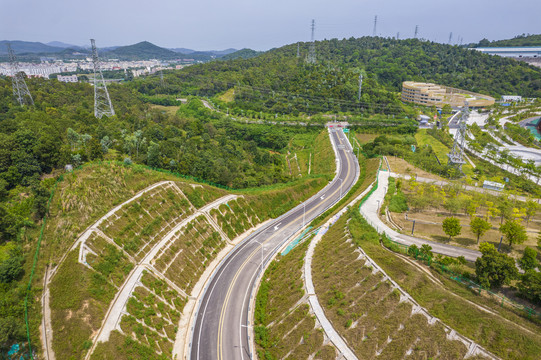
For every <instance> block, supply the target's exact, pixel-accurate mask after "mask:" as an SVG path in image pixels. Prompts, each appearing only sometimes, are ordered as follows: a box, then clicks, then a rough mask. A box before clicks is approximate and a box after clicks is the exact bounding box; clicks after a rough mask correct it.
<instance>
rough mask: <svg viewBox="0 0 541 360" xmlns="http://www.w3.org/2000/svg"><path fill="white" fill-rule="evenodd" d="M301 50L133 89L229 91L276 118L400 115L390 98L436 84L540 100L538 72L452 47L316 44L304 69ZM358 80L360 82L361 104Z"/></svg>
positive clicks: (187, 72) (208, 67) (368, 40)
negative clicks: (357, 112)
mask: <svg viewBox="0 0 541 360" xmlns="http://www.w3.org/2000/svg"><path fill="white" fill-rule="evenodd" d="M299 47H300V57H297V44H291V45H286V46H283V47H281V48H278V49H273V50H270V51H268V52H265V53H263V54H261V55H259V56H257V57H254V58H250V59H237V60H231V61H216V62H211V63H206V64H200V65H195V66H191V67H188V68H185V69H183V70H182V71H179V72H174V73H170V74H167V76H166V82H167V87H166V88H162V87H160V84H159V81H158V80H157V79H156V80H155V81H154V82H153V81H145V80H139V81H137V82H135V83H134V85H135V87H136V89H137V90H138V91H140V92H142V93H144V94H148V95H153V94H158V93H168V94H178V93H182V94H197V95H202V96H213V95H216V94H219V93H221V92H224V91H226V90H228V89H231V88H235V102H236V105H239V106H243V107H245V108H247V109H252V110H254V111H265V110H268V111H272V112H280V113H282V112H284V113H288V112H294V111H302V112H314V111H353V110H354V109H360V108H362V109H363V110H365V111H368V112H376V113H377V112H384V113H400V112H403V109H402V108H401V106H400V104H401V103H400V100H399V98H398V96H397V94H396V92H398V91H400V90H401V85H402V82H403V81H406V80H414V81H423V82H434V83H438V84H441V85H447V86H453V87H457V88H461V89H464V90H469V91H474V92H479V93H484V94H489V95H492V96H495V97H498V96H500V95H502V94H519V95H522V96H527V97H538V96H541V69H538V68H535V67H532V66H530V65H527V64H524V63H522V62H518V61H515V60H513V59H506V58H501V57H498V56H490V55H486V54H482V53H479V52H477V51H472V50H468V49H465V48H462V47H458V46H451V45H444V44H438V43H433V42H429V41H421V40H418V39H407V40H394V39H387V38H381V37H362V38H358V39H356V38H350V39H344V40H337V39H332V40H325V41H317V42H316V53H317V63H316V64H315V65H309V64H307V63H306V61H305V58H306V56H307V54H308V49H309V43H300V44H299ZM361 72H363V73H364V81H363V91H362V96H361V99H360V101H359V100H358V78H359V74H360V73H361ZM322 104H323V106H322ZM367 104H370V106H368V105H367ZM382 108H383V110H382ZM389 109H392V111H389Z"/></svg>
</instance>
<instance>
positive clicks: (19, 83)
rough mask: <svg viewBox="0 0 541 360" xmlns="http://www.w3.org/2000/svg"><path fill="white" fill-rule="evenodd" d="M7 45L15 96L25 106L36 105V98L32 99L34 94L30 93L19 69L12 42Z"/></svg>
mask: <svg viewBox="0 0 541 360" xmlns="http://www.w3.org/2000/svg"><path fill="white" fill-rule="evenodd" d="M7 45H8V56H9V64H10V65H11V82H12V84H13V95H15V98H16V99H17V101H18V102H19V104H20V105H21V106H24V105H25V104H27V105H34V100H33V99H32V95H30V90H28V86H26V82H25V81H24V76H23V73H22V72H21V71H20V69H19V62H18V61H17V58H16V57H15V52H14V51H13V49H12V48H11V44H9V43H8V44H7Z"/></svg>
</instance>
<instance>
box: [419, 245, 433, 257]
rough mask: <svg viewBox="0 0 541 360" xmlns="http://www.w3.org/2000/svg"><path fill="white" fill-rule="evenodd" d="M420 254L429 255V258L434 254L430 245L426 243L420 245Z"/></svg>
mask: <svg viewBox="0 0 541 360" xmlns="http://www.w3.org/2000/svg"><path fill="white" fill-rule="evenodd" d="M421 254H423V255H425V256H427V257H429V258H432V257H433V256H434V254H433V253H432V246H430V245H428V244H423V245H422V246H421Z"/></svg>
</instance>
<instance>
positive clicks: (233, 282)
mask: <svg viewBox="0 0 541 360" xmlns="http://www.w3.org/2000/svg"><path fill="white" fill-rule="evenodd" d="M338 139H339V140H341V139H340V137H338ZM340 142H341V141H340ZM346 162H347V164H348V168H347V173H346V176H345V178H344V179H347V178H348V177H349V175H350V172H351V166H350V165H351V164H350V163H351V159H349V157H348V156H346ZM341 173H342V168H341V169H340V172H339V175H341ZM339 190H340V188H337V189H336V190H335V191H334V192H333V193H332V194H331V195H330V197H332V196H334V195H335V194H336V193H338V191H339ZM324 196H325V195H323V196H322V197H324ZM317 208H318V206H314V207H313V208H312V209H310V210H308V214H310V213H312V212H315V211H316V209H317ZM302 216H303V215H299V216H298V217H297V218H295V219H294V220H293V221H292V222H291V223H295V222H297V221H299V220H300V219H301V217H302ZM280 224H281V222H280V223H279V224H278V225H276V226H275V230H277V229H278V226H279V225H280ZM276 235H277V233H276V234H273V235H271V236H270V237H269V238H268V239H267V240H265V241H264V242H263V243H262V244H261V243H260V246H258V247H257V248H256V249H254V251H252V253H251V254H250V255H249V256H248V258H247V259H246V260H245V261H244V262H243V263H242V265H241V267H240V268H239V269H238V271H237V273H236V274H235V276H234V278H233V280H232V282H231V283H230V285H229V289H228V291H227V293H226V298H225V301H224V303H223V305H222V310H221V313H220V320H219V324H218V343H217V350H218V359H219V360H221V359H223V353H222V350H223V346H222V337H223V336H222V332H223V326H224V319H225V313H226V308H227V306H228V305H229V300H230V297H231V293H232V291H233V288H234V286H235V285H236V281H237V279H238V277H239V275H240V273H241V272H242V270H243V269H244V268H245V267H246V264H247V263H248V262H249V261H251V259H252V258H253V257H254V256H255V254H256V253H257V252H259V250H260V249H259V248H260V247H263V246H264V245H265V244H266V243H268V242H270V241H271V239H273V238H274V237H275V236H276ZM222 274H223V273H222ZM220 276H221V274H220ZM212 290H214V288H213V289H212ZM209 299H210V295H209ZM207 305H208V303H207ZM243 308H244V304H243ZM205 310H206V307H205ZM241 317H242V311H241ZM241 323H242V319H241ZM201 328H202V327H201ZM240 335H241V334H239V337H240ZM239 340H240V348H241V349H242V338H240V339H239ZM199 345H200V341H199V344H198V348H199ZM198 353H199V351H198ZM198 355H199V354H198ZM241 357H242V358H243V354H242V350H241ZM198 358H199V356H198Z"/></svg>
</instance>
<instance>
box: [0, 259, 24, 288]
mask: <svg viewBox="0 0 541 360" xmlns="http://www.w3.org/2000/svg"><path fill="white" fill-rule="evenodd" d="M22 274H23V259H22V257H20V256H12V257H10V258H8V259H7V260H4V261H2V262H1V263H0V283H10V282H12V281H13V280H17V279H18V278H19V277H20V276H21V275H22Z"/></svg>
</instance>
